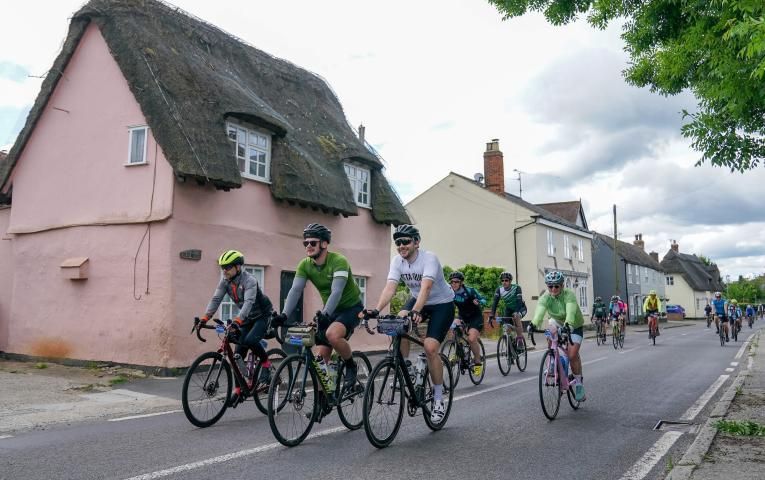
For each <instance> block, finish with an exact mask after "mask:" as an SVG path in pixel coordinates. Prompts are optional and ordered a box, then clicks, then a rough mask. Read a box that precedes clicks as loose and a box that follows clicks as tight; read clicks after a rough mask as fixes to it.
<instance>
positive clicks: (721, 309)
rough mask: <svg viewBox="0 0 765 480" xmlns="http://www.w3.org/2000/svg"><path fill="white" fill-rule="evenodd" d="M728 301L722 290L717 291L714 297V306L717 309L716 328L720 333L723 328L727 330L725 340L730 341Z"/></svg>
mask: <svg viewBox="0 0 765 480" xmlns="http://www.w3.org/2000/svg"><path fill="white" fill-rule="evenodd" d="M726 304H727V302H726V301H725V299H724V298H722V294H721V293H720V292H715V298H713V299H712V308H714V311H715V330H717V334H718V335H719V334H720V329H721V328H722V329H723V331H724V332H725V341H726V342H727V341H728V314H727V309H726Z"/></svg>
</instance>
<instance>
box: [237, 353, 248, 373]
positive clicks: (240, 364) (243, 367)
mask: <svg viewBox="0 0 765 480" xmlns="http://www.w3.org/2000/svg"><path fill="white" fill-rule="evenodd" d="M234 361H235V362H236V365H237V367H239V372H241V373H242V375H246V374H247V365H245V363H244V359H243V358H242V356H241V355H239V354H238V353H235V354H234Z"/></svg>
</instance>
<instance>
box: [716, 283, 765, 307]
mask: <svg viewBox="0 0 765 480" xmlns="http://www.w3.org/2000/svg"><path fill="white" fill-rule="evenodd" d="M725 296H726V297H727V298H728V299H731V300H732V299H734V298H735V299H736V300H738V303H739V304H746V303H759V302H761V301H762V300H761V299H762V298H763V294H762V290H761V289H760V287H759V284H758V282H757V281H756V280H747V279H745V278H739V280H738V281H735V282H731V283H730V284H728V288H727V289H726V292H725Z"/></svg>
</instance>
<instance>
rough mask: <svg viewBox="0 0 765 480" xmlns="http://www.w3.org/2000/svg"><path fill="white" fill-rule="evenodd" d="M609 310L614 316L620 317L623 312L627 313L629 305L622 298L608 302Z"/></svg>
mask: <svg viewBox="0 0 765 480" xmlns="http://www.w3.org/2000/svg"><path fill="white" fill-rule="evenodd" d="M608 312H609V313H610V314H611V316H612V317H618V316H619V315H621V314H622V313H627V305H626V304H625V303H624V302H622V301H621V300H618V301H616V302H611V303H609V304H608Z"/></svg>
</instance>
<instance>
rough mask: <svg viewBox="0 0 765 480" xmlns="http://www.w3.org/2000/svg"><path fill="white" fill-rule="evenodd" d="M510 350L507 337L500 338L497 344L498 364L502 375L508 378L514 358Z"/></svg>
mask: <svg viewBox="0 0 765 480" xmlns="http://www.w3.org/2000/svg"><path fill="white" fill-rule="evenodd" d="M510 348H511V347H509V346H508V341H507V335H502V336H501V337H499V341H498V342H497V363H498V364H499V371H500V373H502V375H504V376H507V374H508V373H510V367H511V366H512V364H513V358H512V356H511V354H510Z"/></svg>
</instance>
